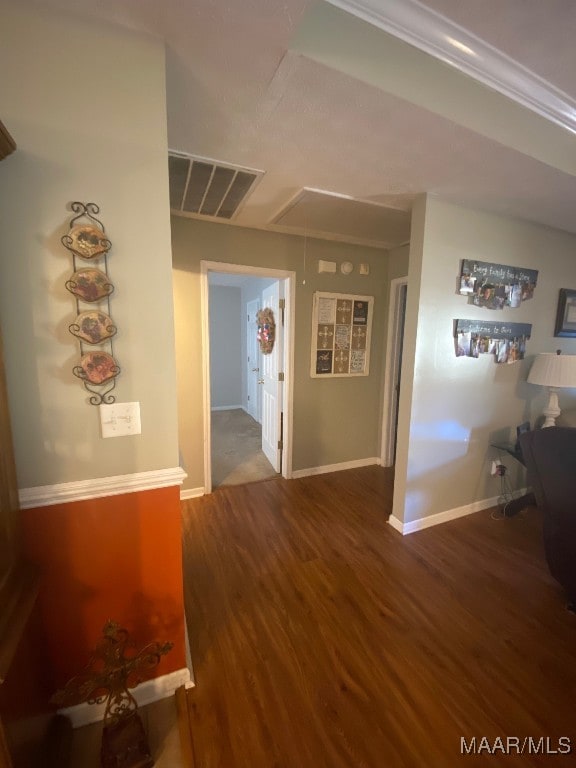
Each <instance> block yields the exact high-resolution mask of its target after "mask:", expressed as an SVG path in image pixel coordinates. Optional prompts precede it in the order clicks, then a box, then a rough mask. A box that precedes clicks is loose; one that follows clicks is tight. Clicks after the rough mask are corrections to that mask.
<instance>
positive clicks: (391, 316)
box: [380, 277, 408, 467]
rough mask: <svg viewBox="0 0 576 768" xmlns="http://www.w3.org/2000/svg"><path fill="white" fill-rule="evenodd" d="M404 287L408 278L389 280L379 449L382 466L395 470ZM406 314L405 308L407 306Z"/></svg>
mask: <svg viewBox="0 0 576 768" xmlns="http://www.w3.org/2000/svg"><path fill="white" fill-rule="evenodd" d="M403 286H408V278H407V277H396V278H394V279H393V280H391V281H390V301H389V304H388V328H387V334H386V356H385V363H384V395H383V408H382V444H381V447H380V463H381V464H382V466H383V467H392V466H393V465H394V443H395V437H396V424H397V420H398V408H397V399H396V397H395V396H394V388H395V383H396V381H397V379H398V375H399V373H400V350H401V349H402V302H401V300H400V297H401V294H402V288H403ZM405 311H406V306H405V305H404V312H405Z"/></svg>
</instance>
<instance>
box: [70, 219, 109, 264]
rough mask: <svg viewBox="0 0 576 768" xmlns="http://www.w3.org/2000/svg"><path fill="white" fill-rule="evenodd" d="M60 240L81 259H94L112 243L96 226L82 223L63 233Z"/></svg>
mask: <svg viewBox="0 0 576 768" xmlns="http://www.w3.org/2000/svg"><path fill="white" fill-rule="evenodd" d="M62 242H63V243H64V245H65V246H66V248H68V249H69V250H70V251H72V253H75V254H76V255H77V256H80V257H81V258H82V259H95V258H96V257H97V256H101V255H102V254H103V253H106V252H107V251H109V250H110V247H111V245H112V243H111V242H110V240H108V238H107V237H105V235H104V232H102V230H101V229H98V227H93V226H91V225H87V224H82V225H80V226H78V227H74V228H73V229H71V230H70V232H68V234H67V235H64V237H63V238H62Z"/></svg>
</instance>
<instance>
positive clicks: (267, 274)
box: [200, 260, 296, 493]
mask: <svg viewBox="0 0 576 768" xmlns="http://www.w3.org/2000/svg"><path fill="white" fill-rule="evenodd" d="M210 272H221V273H222V272H224V273H228V274H235V275H246V276H249V277H264V278H272V279H274V280H283V281H284V298H285V302H286V305H285V309H284V355H283V360H282V362H283V368H284V386H283V398H284V399H283V403H282V412H283V414H284V416H283V435H282V439H283V441H284V448H283V453H282V477H284V478H286V479H290V478H291V477H292V446H293V425H294V420H293V402H294V317H295V309H296V290H295V288H296V272H293V271H289V270H285V269H269V268H267V267H249V266H247V265H244V264H228V263H226V262H220V261H204V260H202V261H201V262H200V307H201V310H200V311H201V315H202V389H203V393H202V394H203V402H204V419H203V422H204V424H203V428H204V493H211V492H212V457H211V449H212V440H211V427H210V416H211V402H210V327H209V314H208V313H209V307H210V294H209V288H208V275H209V273H210Z"/></svg>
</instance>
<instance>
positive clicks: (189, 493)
mask: <svg viewBox="0 0 576 768" xmlns="http://www.w3.org/2000/svg"><path fill="white" fill-rule="evenodd" d="M205 493H206V490H205V488H204V487H203V486H200V487H199V488H186V489H185V490H182V491H180V501H186V499H197V498H199V497H200V496H204V494H205Z"/></svg>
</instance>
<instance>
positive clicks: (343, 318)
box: [310, 291, 374, 378]
mask: <svg viewBox="0 0 576 768" xmlns="http://www.w3.org/2000/svg"><path fill="white" fill-rule="evenodd" d="M373 310H374V297H373V296H357V295H355V294H348V293H321V292H319V291H317V292H316V293H315V294H314V302H313V307H312V354H311V360H310V376H312V377H313V378H330V377H337V376H340V377H343V376H368V374H369V372H370V335H371V330H372V315H373Z"/></svg>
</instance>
